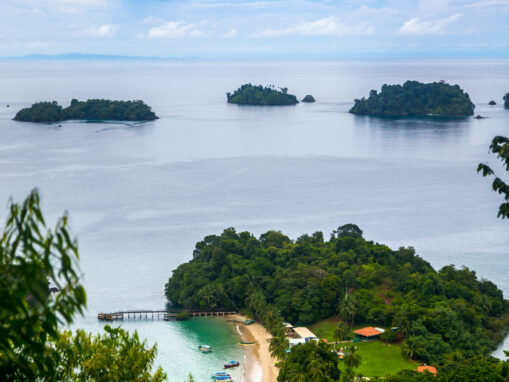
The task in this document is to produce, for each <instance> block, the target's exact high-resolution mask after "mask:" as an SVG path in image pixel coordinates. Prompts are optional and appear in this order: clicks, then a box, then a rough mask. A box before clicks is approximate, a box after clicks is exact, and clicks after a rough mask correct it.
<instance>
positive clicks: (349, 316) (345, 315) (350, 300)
mask: <svg viewBox="0 0 509 382" xmlns="http://www.w3.org/2000/svg"><path fill="white" fill-rule="evenodd" d="M339 317H341V319H342V320H343V321H345V322H347V323H348V324H349V325H350V327H352V326H353V319H354V317H355V298H354V297H353V296H352V295H349V294H348V292H347V293H346V294H345V298H344V299H343V301H341V303H340V304H339Z"/></svg>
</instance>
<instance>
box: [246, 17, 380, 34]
mask: <svg viewBox="0 0 509 382" xmlns="http://www.w3.org/2000/svg"><path fill="white" fill-rule="evenodd" d="M373 31H374V29H373V27H372V26H371V25H369V24H367V23H360V24H357V25H355V26H351V25H348V24H345V23H343V22H341V21H340V20H339V19H338V18H337V17H334V16H330V17H327V18H324V19H320V20H316V21H311V22H302V23H300V24H297V25H293V26H290V27H288V28H286V29H272V28H268V29H265V30H264V31H263V32H261V33H259V34H256V35H255V36H256V37H281V36H288V35H291V34H300V35H303V36H320V35H322V36H325V35H330V36H337V37H340V36H345V35H367V34H371V33H373Z"/></svg>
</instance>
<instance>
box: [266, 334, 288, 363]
mask: <svg viewBox="0 0 509 382" xmlns="http://www.w3.org/2000/svg"><path fill="white" fill-rule="evenodd" d="M267 341H268V343H269V351H270V355H271V356H272V357H273V358H277V359H279V360H282V359H285V358H286V349H288V347H289V346H290V342H289V341H288V340H287V339H286V337H285V336H284V335H279V336H274V337H271V338H269V339H268V340H267Z"/></svg>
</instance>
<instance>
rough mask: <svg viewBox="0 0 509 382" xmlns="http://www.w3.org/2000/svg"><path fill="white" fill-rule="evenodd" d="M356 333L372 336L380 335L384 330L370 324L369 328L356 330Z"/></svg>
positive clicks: (362, 335) (367, 336)
mask: <svg viewBox="0 0 509 382" xmlns="http://www.w3.org/2000/svg"><path fill="white" fill-rule="evenodd" d="M354 333H355V334H357V335H358V336H361V337H366V338H371V337H378V336H379V335H380V334H382V333H383V330H380V329H378V328H374V327H372V326H368V327H367V328H362V329H359V330H356V331H355V332H354Z"/></svg>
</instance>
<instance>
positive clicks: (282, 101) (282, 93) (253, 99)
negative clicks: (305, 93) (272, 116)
mask: <svg viewBox="0 0 509 382" xmlns="http://www.w3.org/2000/svg"><path fill="white" fill-rule="evenodd" d="M226 98H227V100H228V103H234V104H238V105H258V106H287V105H296V104H298V103H299V101H298V100H297V97H295V96H294V95H292V94H288V89H287V88H280V89H279V90H277V89H276V88H274V87H273V86H266V87H264V86H262V85H251V84H244V85H242V86H241V87H240V88H238V89H237V90H235V91H234V92H233V93H226Z"/></svg>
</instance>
